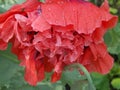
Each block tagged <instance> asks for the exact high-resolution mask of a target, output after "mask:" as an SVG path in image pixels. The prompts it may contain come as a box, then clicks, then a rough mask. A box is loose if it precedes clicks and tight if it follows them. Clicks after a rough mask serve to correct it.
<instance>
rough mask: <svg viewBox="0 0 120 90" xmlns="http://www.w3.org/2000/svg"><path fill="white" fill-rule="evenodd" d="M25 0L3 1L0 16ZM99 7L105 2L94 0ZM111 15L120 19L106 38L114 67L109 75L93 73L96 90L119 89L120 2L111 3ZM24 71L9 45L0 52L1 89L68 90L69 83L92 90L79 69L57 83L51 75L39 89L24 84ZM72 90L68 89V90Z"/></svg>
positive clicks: (65, 73) (116, 0)
mask: <svg viewBox="0 0 120 90" xmlns="http://www.w3.org/2000/svg"><path fill="white" fill-rule="evenodd" d="M23 1H24V0H0V13H3V12H5V11H6V10H7V9H9V8H10V6H12V5H13V4H16V3H22V2H23ZM91 1H92V2H93V3H95V4H97V5H99V4H101V2H102V0H91ZM109 4H110V12H111V13H112V14H115V15H118V16H119V22H118V24H117V26H116V27H115V28H113V29H112V30H109V31H108V32H107V33H106V35H105V37H104V38H105V42H106V44H107V46H108V51H109V53H110V54H111V55H112V56H113V57H114V59H115V64H114V67H113V69H112V70H111V72H110V73H109V74H107V75H100V74H98V73H92V74H91V77H92V79H93V83H94V85H95V87H96V89H97V90H120V0H109ZM23 70H24V68H23V67H20V66H19V61H18V60H17V57H16V56H14V55H13V54H11V52H10V45H9V47H8V49H7V50H6V51H0V90H65V85H66V84H68V85H69V86H70V87H71V90H79V88H81V89H80V90H89V89H88V88H86V85H87V83H86V82H87V81H86V80H85V78H86V77H84V76H81V75H80V74H79V72H78V71H77V70H73V71H72V72H69V71H66V72H63V75H62V78H61V80H60V81H58V82H57V83H55V84H52V83H50V82H49V75H50V74H46V79H45V80H44V81H43V82H41V83H39V84H38V85H37V86H36V87H32V86H30V85H28V84H27V83H26V82H25V81H24V77H23V76H24V71H23ZM80 80H83V81H82V82H81V81H80ZM68 90H69V89H68Z"/></svg>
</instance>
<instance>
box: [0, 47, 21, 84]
mask: <svg viewBox="0 0 120 90" xmlns="http://www.w3.org/2000/svg"><path fill="white" fill-rule="evenodd" d="M9 49H10V47H9V48H8V49H7V50H6V51H0V83H4V82H7V81H8V80H9V79H10V78H11V77H12V76H13V75H14V74H15V72H16V71H17V70H18V68H19V66H18V64H17V63H18V61H17V58H16V57H15V56H14V55H13V54H11V53H10V51H9ZM16 62H17V63H16Z"/></svg>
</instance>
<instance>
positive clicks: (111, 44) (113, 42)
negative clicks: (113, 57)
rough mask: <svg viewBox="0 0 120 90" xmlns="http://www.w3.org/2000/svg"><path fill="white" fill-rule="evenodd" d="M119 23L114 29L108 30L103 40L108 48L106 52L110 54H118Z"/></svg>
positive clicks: (119, 43) (119, 46)
mask: <svg viewBox="0 0 120 90" xmlns="http://www.w3.org/2000/svg"><path fill="white" fill-rule="evenodd" d="M119 38H120V23H118V24H117V25H116V27H115V28H113V29H112V30H109V31H108V32H107V33H106V35H105V37H104V39H105V43H106V44H107V46H108V51H109V52H110V53H112V54H119V53H120V39H119Z"/></svg>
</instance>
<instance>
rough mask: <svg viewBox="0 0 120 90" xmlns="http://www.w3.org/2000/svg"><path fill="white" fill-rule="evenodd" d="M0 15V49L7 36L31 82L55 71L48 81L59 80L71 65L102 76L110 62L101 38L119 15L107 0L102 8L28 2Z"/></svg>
mask: <svg viewBox="0 0 120 90" xmlns="http://www.w3.org/2000/svg"><path fill="white" fill-rule="evenodd" d="M0 18H1V20H0V43H2V44H0V49H5V47H6V45H7V43H8V42H9V41H10V40H11V41H10V42H12V52H13V53H15V54H16V55H17V56H18V58H19V60H20V61H21V65H22V66H25V80H26V81H27V82H28V83H29V84H31V85H36V84H37V82H39V81H42V80H43V79H44V77H45V75H44V73H45V72H53V75H52V78H51V81H52V82H56V81H58V80H59V79H60V77H61V74H62V71H63V69H64V67H65V66H67V65H70V64H73V63H80V64H82V65H84V66H85V67H86V69H87V70H88V71H89V72H99V73H102V74H106V73H108V72H109V71H110V69H111V68H112V66H113V58H112V57H111V56H110V55H109V54H108V53H107V49H106V46H105V44H104V40H103V36H104V34H105V32H106V31H107V29H108V28H112V27H114V26H115V25H116V22H117V16H113V15H111V14H110V13H109V6H108V3H107V0H105V2H104V4H103V5H102V6H101V7H97V6H95V5H93V4H92V3H90V2H86V1H84V0H46V2H45V3H40V2H38V1H37V0H27V1H26V3H23V4H21V5H17V6H14V7H13V8H11V9H10V10H9V11H8V12H6V13H4V14H2V15H0ZM8 25H9V26H8ZM12 28H13V29H12ZM4 37H5V38H4Z"/></svg>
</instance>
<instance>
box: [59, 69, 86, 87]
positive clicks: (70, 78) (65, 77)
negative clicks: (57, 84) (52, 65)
mask: <svg viewBox="0 0 120 90" xmlns="http://www.w3.org/2000/svg"><path fill="white" fill-rule="evenodd" d="M84 79H86V77H84V76H81V75H80V73H79V72H78V70H73V71H68V70H67V71H64V72H63V73H62V77H61V81H62V83H63V84H66V83H68V84H70V85H71V84H73V83H74V82H75V81H78V80H84Z"/></svg>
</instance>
